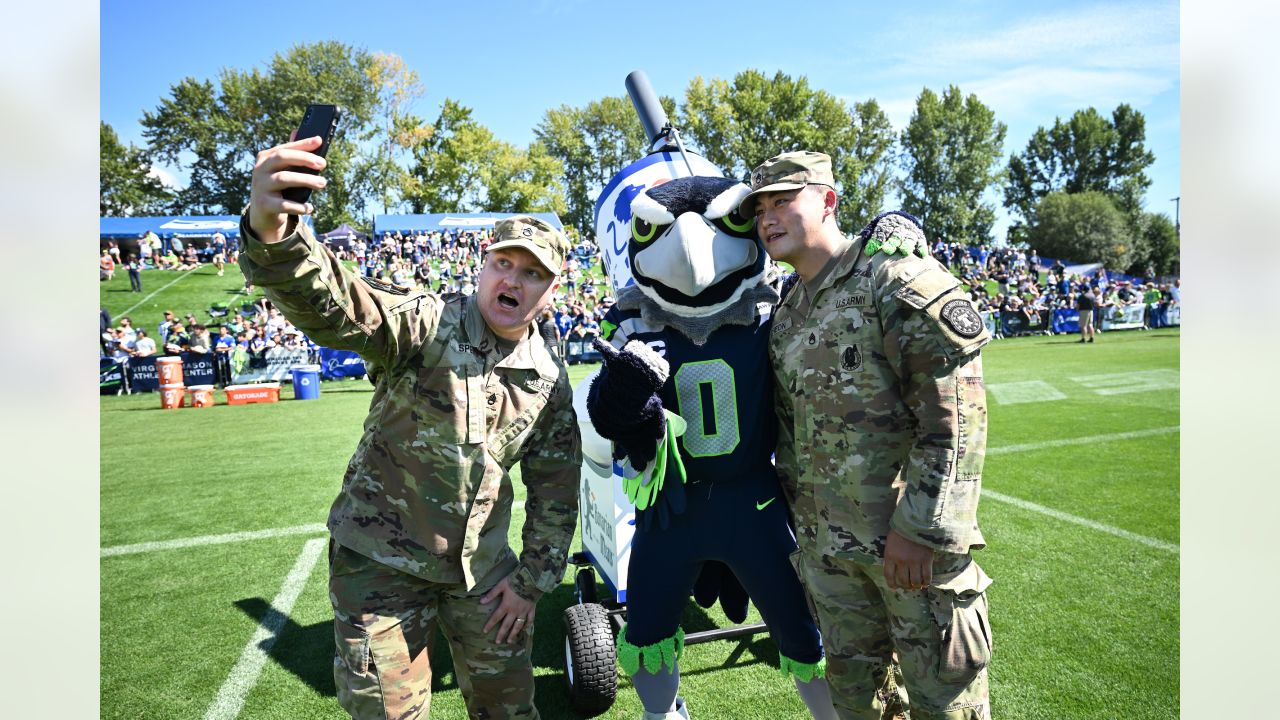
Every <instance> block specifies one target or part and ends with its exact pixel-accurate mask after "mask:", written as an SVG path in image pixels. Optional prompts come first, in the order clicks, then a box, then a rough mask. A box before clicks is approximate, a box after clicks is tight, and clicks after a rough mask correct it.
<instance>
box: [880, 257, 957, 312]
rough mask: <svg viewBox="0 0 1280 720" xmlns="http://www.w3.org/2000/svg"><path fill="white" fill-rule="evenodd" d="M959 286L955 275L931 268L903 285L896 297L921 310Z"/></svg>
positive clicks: (895, 294) (938, 268)
mask: <svg viewBox="0 0 1280 720" xmlns="http://www.w3.org/2000/svg"><path fill="white" fill-rule="evenodd" d="M959 285H960V281H959V280H957V279H956V276H955V275H952V274H951V273H949V272H947V271H946V270H943V269H942V268H940V267H931V268H926V269H925V270H924V271H923V272H921V273H919V274H918V275H916V276H914V277H912V278H911V279H909V280H907V281H906V282H905V283H903V285H902V287H901V288H899V289H898V290H897V292H895V293H894V297H896V298H897V299H898V300H900V301H902V302H903V303H905V304H907V305H910V306H911V307H913V308H915V309H917V310H919V309H921V308H923V307H925V306H927V305H928V304H929V303H931V302H933V301H934V300H937V299H938V298H939V297H941V296H942V295H943V294H944V293H947V292H949V291H951V290H952V289H954V288H956V287H959Z"/></svg>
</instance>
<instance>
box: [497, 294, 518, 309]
mask: <svg viewBox="0 0 1280 720" xmlns="http://www.w3.org/2000/svg"><path fill="white" fill-rule="evenodd" d="M498 304H499V305H501V306H502V307H503V308H505V309H507V310H515V309H516V308H517V307H519V306H520V301H519V300H516V299H515V298H514V297H511V296H510V295H508V294H506V293H498Z"/></svg>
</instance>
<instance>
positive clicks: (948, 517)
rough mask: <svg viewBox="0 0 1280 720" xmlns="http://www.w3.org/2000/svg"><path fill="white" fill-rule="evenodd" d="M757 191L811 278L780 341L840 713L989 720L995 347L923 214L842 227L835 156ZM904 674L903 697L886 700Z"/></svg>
mask: <svg viewBox="0 0 1280 720" xmlns="http://www.w3.org/2000/svg"><path fill="white" fill-rule="evenodd" d="M751 185H752V193H751V194H750V195H748V196H746V197H745V198H744V200H743V204H742V206H741V209H740V211H739V212H740V213H742V214H743V215H750V214H753V213H754V214H755V217H756V228H757V231H758V232H759V234H760V238H761V240H763V242H764V245H765V248H766V250H767V251H768V253H769V254H770V256H771V257H773V258H774V259H775V260H779V261H782V262H787V263H789V264H791V265H792V266H794V267H795V269H796V272H797V275H798V280H799V281H798V282H796V283H795V285H794V286H792V287H791V288H790V290H789V292H788V293H787V295H786V296H785V298H784V300H783V302H782V304H781V305H780V306H779V307H778V310H777V313H776V315H775V319H774V325H773V330H772V333H771V337H770V356H771V360H772V362H773V367H774V373H775V375H776V378H777V392H776V405H777V411H778V415H779V425H780V427H779V446H778V451H777V462H778V468H779V471H780V474H781V475H782V478H783V485H784V487H785V488H786V490H787V493H788V495H789V496H790V498H791V500H792V509H793V513H794V517H795V521H796V534H797V536H798V538H797V539H798V544H799V546H800V553H799V565H800V575H801V577H802V578H803V579H804V582H805V585H806V588H807V589H808V591H809V592H810V594H811V597H812V599H813V601H814V603H815V605H816V606H817V612H818V618H819V625H820V626H821V628H822V635H823V643H824V645H825V646H826V651H827V680H828V682H829V683H830V685H831V691H832V694H833V695H834V696H835V700H836V707H837V710H838V712H839V714H840V717H842V718H879V717H881V714H882V713H883V712H885V711H886V709H888V711H889V712H893V708H892V705H893V704H894V703H896V702H901V701H904V700H906V701H909V705H910V713H911V717H912V718H915V719H916V720H928V719H932V718H947V719H948V720H962V719H969V718H987V717H989V715H990V702H989V700H988V692H987V671H986V666H987V661H988V659H989V658H990V655H991V626H990V624H989V622H988V619H987V599H986V595H985V590H986V588H987V585H988V584H990V582H991V581H990V579H989V578H988V577H987V576H986V574H985V573H983V571H982V569H981V568H979V567H978V564H977V563H976V562H974V561H973V559H972V557H971V556H970V554H969V553H970V550H972V549H975V548H982V547H983V546H984V544H985V541H984V540H983V537H982V533H981V532H980V531H979V530H978V523H977V516H976V510H977V505H978V495H979V490H980V488H981V477H982V460H983V456H984V454H985V450H986V434H987V412H986V392H985V389H984V386H983V381H982V360H981V358H980V357H979V349H980V348H981V347H982V346H983V345H985V344H986V343H987V342H989V340H990V336H989V335H988V333H987V332H986V329H985V327H984V325H983V323H982V320H981V318H980V317H979V316H978V313H977V311H976V310H975V309H974V307H973V304H972V303H971V302H970V301H969V299H968V296H967V295H966V293H965V291H964V289H963V288H962V287H961V286H960V283H959V282H958V281H957V280H956V279H955V277H953V276H952V275H951V273H950V272H948V271H947V270H946V268H944V267H943V266H942V265H941V264H940V263H938V262H937V261H936V260H934V259H933V258H932V257H929V254H928V249H927V244H926V240H925V236H924V233H923V231H922V229H921V227H920V224H919V222H918V221H916V220H915V218H913V217H911V216H909V215H906V214H905V213H900V212H892V213H885V214H884V215H881V216H880V217H877V218H876V219H875V220H873V221H872V222H871V223H870V224H869V225H868V226H867V227H866V228H864V229H863V230H862V232H861V233H859V235H858V236H857V237H856V238H855V239H854V240H853V241H850V240H849V239H848V238H847V237H846V236H845V235H844V233H842V232H841V231H840V229H839V227H838V226H837V225H836V221H835V212H836V203H837V197H836V191H835V189H834V179H833V177H832V173H831V161H830V158H828V157H827V156H826V155H823V154H821V153H813V152H792V153H785V154H783V155H779V156H777V157H774V158H771V159H769V160H767V161H766V162H765V163H764V164H762V165H761V166H760V167H758V168H756V169H755V171H754V172H753V173H752V176H751ZM895 651H896V653H897V659H898V664H895V663H894V661H893V656H894V653H895ZM899 672H900V673H901V677H902V678H903V679H904V681H905V689H906V697H905V698H904V697H888V696H886V694H885V693H883V692H877V690H878V689H879V688H882V687H884V686H885V685H884V683H885V680H886V676H887V674H888V673H895V674H897V673H899Z"/></svg>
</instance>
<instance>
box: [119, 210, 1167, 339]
mask: <svg viewBox="0 0 1280 720" xmlns="http://www.w3.org/2000/svg"><path fill="white" fill-rule="evenodd" d="M567 233H568V235H569V236H570V238H571V240H572V241H574V242H575V246H574V249H573V252H571V253H570V255H569V258H568V261H567V268H566V270H565V273H564V275H563V280H562V283H561V286H560V289H559V291H558V292H557V294H556V295H555V297H554V298H553V302H552V303H551V304H550V305H549V306H547V307H546V308H543V313H542V317H541V318H540V320H539V330H540V332H541V333H542V334H543V336H544V337H545V338H546V339H547V340H548V343H549V344H550V345H551V346H552V347H556V348H558V350H559V351H560V353H561V354H562V355H563V356H565V357H567V358H568V359H570V360H571V361H572V360H576V359H585V358H590V357H592V354H591V353H590V344H591V340H592V339H593V338H595V337H596V336H598V335H599V333H600V322H601V320H603V318H604V314H605V312H606V311H608V309H609V307H611V306H612V304H613V298H611V297H609V296H608V295H607V291H608V287H609V285H608V278H607V276H606V274H605V272H604V267H603V263H602V260H601V256H600V252H599V249H598V248H597V247H596V245H595V244H594V243H592V242H591V241H589V240H582V239H579V238H578V237H577V233H576V232H574V231H573V230H572V229H568V230H567ZM492 238H493V236H492V230H488V229H477V230H462V231H456V230H451V231H430V232H413V233H407V234H406V233H400V232H395V233H384V234H383V235H382V236H381V237H374V238H372V239H370V240H369V241H365V240H363V239H361V238H357V239H353V240H351V241H349V242H348V243H346V244H344V245H338V246H333V247H332V249H333V251H334V253H335V255H337V257H338V258H339V259H341V260H348V261H351V262H353V263H354V264H355V267H356V271H357V272H359V273H360V274H361V275H364V276H367V277H370V278H375V279H378V280H381V281H383V282H388V283H391V284H393V285H397V286H400V287H404V288H407V289H409V290H411V291H412V290H419V289H421V290H429V291H431V292H434V293H438V294H442V295H443V294H451V293H461V294H463V295H470V294H472V293H474V292H475V290H476V277H477V275H478V274H479V272H480V264H481V262H482V258H483V255H484V250H485V248H486V247H487V246H488V245H489V243H490V242H491V241H492ZM203 250H204V251H207V255H208V257H207V259H208V260H209V261H210V262H213V263H214V264H215V265H216V266H217V268H218V274H219V275H222V274H223V271H224V269H223V264H224V263H225V262H226V261H227V260H228V259H230V261H231V262H234V261H235V260H234V254H233V253H234V251H235V243H234V241H228V240H227V239H226V238H225V237H223V235H222V234H221V233H218V234H216V235H214V236H213V238H212V239H211V241H210V242H209V243H208V245H207V247H206V248H204V249H203ZM932 252H933V255H934V257H935V258H937V259H938V260H939V261H940V262H942V263H943V264H944V265H946V266H948V267H949V268H950V269H951V270H952V271H953V272H954V273H955V274H956V275H957V276H958V277H959V278H960V279H961V281H962V282H964V283H965V284H966V285H967V286H968V287H969V289H970V296H971V297H972V299H973V301H974V303H975V304H976V305H977V307H978V309H979V311H982V312H991V313H994V314H996V315H997V317H999V316H1000V315H1001V314H1002V313H1018V314H1021V315H1023V316H1024V317H1025V318H1026V323H1025V327H1026V328H1027V330H1026V331H1025V332H1031V333H1044V334H1053V330H1052V325H1051V323H1050V322H1049V320H1050V316H1051V315H1052V313H1053V311H1054V310H1057V309H1064V308H1065V309H1076V308H1078V307H1079V306H1080V305H1081V304H1082V303H1085V304H1089V303H1091V304H1092V305H1093V307H1094V308H1095V309H1094V310H1093V312H1094V313H1095V320H1096V323H1095V324H1096V325H1097V326H1100V325H1101V320H1102V318H1103V317H1106V316H1107V313H1109V312H1114V310H1115V309H1116V308H1123V307H1125V306H1128V305H1134V304H1143V305H1144V306H1146V307H1145V309H1144V325H1145V326H1146V327H1151V328H1158V327H1164V326H1166V325H1168V313H1169V308H1171V307H1173V306H1174V305H1175V304H1177V303H1179V302H1180V301H1181V282H1180V281H1179V280H1176V279H1175V280H1173V281H1172V282H1162V281H1160V279H1159V278H1156V277H1155V273H1154V270H1153V269H1150V268H1148V270H1149V272H1148V273H1147V278H1146V279H1145V280H1144V281H1142V282H1133V281H1130V280H1112V279H1110V278H1109V277H1108V275H1107V273H1106V271H1105V270H1101V269H1099V270H1097V271H1095V272H1092V273H1088V274H1085V275H1081V274H1069V273H1067V272H1066V267H1065V266H1064V265H1063V264H1062V262H1061V261H1055V262H1054V263H1053V264H1052V265H1048V266H1046V265H1045V264H1044V263H1042V262H1041V259H1040V257H1039V256H1038V255H1037V254H1036V252H1035V251H1034V250H1028V249H1026V248H1020V247H1012V246H1006V247H1000V248H989V247H988V246H986V245H977V246H965V245H962V244H960V243H955V242H946V241H942V240H940V241H938V242H937V243H935V244H934V247H933V248H932ZM99 262H100V274H101V277H102V279H103V280H109V279H111V278H112V276H113V274H114V272H115V270H116V268H117V267H119V266H120V265H121V263H122V259H121V250H120V248H119V247H118V246H117V244H116V243H115V242H113V241H112V242H108V244H107V247H106V248H104V249H103V250H102V255H101V258H100V261H99ZM123 262H124V264H125V265H126V266H127V267H128V268H129V271H130V281H131V284H132V285H133V290H134V291H136V292H141V281H140V279H138V270H140V269H151V268H159V269H173V270H188V269H191V268H193V267H197V266H198V265H199V264H200V262H201V256H200V255H199V253H198V251H197V250H196V248H195V247H194V246H193V245H192V244H190V243H187V244H185V245H184V244H183V243H182V240H181V238H177V237H171V238H160V237H157V236H156V235H155V234H154V233H151V232H148V233H147V234H146V235H145V236H144V237H143V238H141V239H140V240H139V253H138V255H137V256H136V257H134V256H130V257H126V258H124V259H123ZM991 286H994V292H993V291H992V290H990V289H989V288H990V287H991ZM251 291H252V287H249V286H246V292H251ZM1086 294H1087V295H1088V296H1089V297H1088V298H1087V299H1086V300H1082V299H1081V297H1082V296H1084V295H1086ZM102 333H103V334H102V354H103V356H105V357H115V358H126V357H132V356H140V357H141V356H146V355H149V354H156V353H159V354H176V353H180V352H197V353H209V352H212V353H218V354H220V355H225V356H228V357H229V356H230V355H231V354H233V353H235V352H236V350H237V349H242V350H243V351H244V352H246V353H248V354H250V355H251V356H254V355H257V356H260V355H261V354H262V353H263V352H265V351H266V350H267V349H270V348H273V347H282V348H290V349H293V348H310V349H315V345H314V344H313V343H311V341H310V340H309V339H308V338H306V336H305V335H303V334H302V333H301V332H299V331H298V329H297V328H296V327H294V326H292V325H291V324H290V323H289V322H288V321H287V320H285V319H284V317H283V316H282V315H281V314H280V313H279V311H278V310H276V309H275V308H274V307H271V304H270V301H268V300H266V299H265V298H260V299H259V300H258V301H257V302H255V303H254V304H253V305H252V308H251V310H249V311H241V312H240V313H235V312H232V313H230V314H228V315H227V316H225V317H223V318H221V319H219V318H211V319H210V321H209V322H207V323H202V322H199V321H198V320H197V318H196V317H195V315H194V314H193V313H188V314H187V315H186V322H179V321H177V320H175V316H174V315H173V313H172V312H170V311H166V313H165V319H164V321H163V322H161V323H160V324H159V326H158V327H157V332H156V335H155V337H154V339H153V338H152V337H148V336H147V334H146V333H145V331H142V330H141V329H137V330H135V329H134V328H133V326H132V323H131V322H130V318H122V319H121V322H120V326H119V327H108V326H104V327H103V329H102ZM997 334H1002V333H1000V328H999V325H998V326H997ZM584 351H585V352H584Z"/></svg>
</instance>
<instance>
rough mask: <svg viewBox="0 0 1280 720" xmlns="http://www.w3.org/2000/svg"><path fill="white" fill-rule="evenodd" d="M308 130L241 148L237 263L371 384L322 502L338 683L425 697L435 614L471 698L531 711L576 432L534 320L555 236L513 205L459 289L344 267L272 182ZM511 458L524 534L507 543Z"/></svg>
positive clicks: (366, 694) (417, 703) (360, 708)
mask: <svg viewBox="0 0 1280 720" xmlns="http://www.w3.org/2000/svg"><path fill="white" fill-rule="evenodd" d="M319 144H320V142H319V138H309V139H306V140H300V141H296V142H290V143H287V144H285V145H280V146H278V147H275V148H272V149H271V150H267V151H264V152H262V153H260V154H259V155H258V159H257V164H256V167H255V169H254V171H253V181H252V193H251V201H250V205H249V208H248V210H247V211H246V213H245V215H244V217H242V218H241V221H240V232H241V236H242V237H243V238H244V251H243V252H242V254H241V256H240V268H241V270H242V271H243V272H244V275H245V278H247V279H248V280H249V281H251V282H253V283H254V284H256V285H258V286H260V287H262V288H263V289H264V290H265V291H266V294H267V296H268V297H270V298H271V300H272V302H274V303H275V304H276V305H277V306H278V307H279V308H280V309H281V310H282V311H283V312H284V315H285V316H286V317H287V318H289V320H290V321H291V322H293V323H294V324H295V325H297V326H298V328H299V329H300V330H302V331H303V332H305V333H306V334H307V335H308V336H309V337H311V338H313V339H315V340H316V341H317V342H319V343H323V344H324V345H327V346H329V347H336V348H343V349H347V350H353V351H356V352H358V353H360V354H361V356H362V357H363V358H364V360H365V362H366V363H367V366H368V368H369V375H370V378H371V379H372V380H373V381H374V384H375V390H374V394H373V399H372V401H371V403H370V407H369V415H368V417H367V418H366V420H365V422H364V434H363V436H362V437H361V438H360V442H359V445H358V446H357V447H356V451H355V454H354V455H353V456H352V458H351V462H350V464H349V465H348V467H347V472H346V475H345V477H344V478H343V481H342V490H341V492H339V494H338V497H337V499H336V500H335V501H334V503H333V507H332V509H331V511H330V514H329V530H330V532H331V533H332V540H331V542H330V554H329V563H330V565H329V571H330V575H329V597H330V600H331V601H332V603H333V608H334V616H335V617H334V639H335V642H336V646H337V657H336V659H335V661H334V681H335V684H336V686H337V693H338V700H339V702H340V703H341V704H342V706H343V707H344V708H345V709H346V710H347V711H348V712H349V713H350V714H351V715H352V716H353V717H356V718H375V717H376V718H418V717H427V716H428V713H429V708H430V699H431V664H430V658H429V657H428V649H429V647H430V646H431V643H432V637H431V635H432V633H431V631H432V629H433V628H434V627H436V626H437V625H438V626H440V627H441V628H442V629H443V632H444V634H445V636H446V638H447V639H448V641H449V644H450V646H451V648H452V651H453V662H454V669H455V674H456V676H457V679H458V685H459V687H460V688H461V690H462V693H463V696H464V697H465V698H466V702H467V708H468V711H469V713H470V715H471V717H473V718H537V717H538V712H537V710H536V709H535V708H534V704H533V690H534V685H533V669H532V665H531V663H530V651H531V648H532V639H531V635H532V623H533V618H534V609H535V604H536V602H537V600H538V597H539V596H540V595H541V594H542V593H544V592H547V591H549V590H551V589H552V588H554V587H556V586H557V585H558V584H559V582H560V580H561V578H562V577H563V575H564V570H565V563H566V559H567V552H568V549H569V544H570V542H571V540H572V538H573V532H574V528H575V526H576V524H577V515H578V491H577V488H578V467H579V465H580V463H581V449H580V440H579V435H578V423H577V419H576V417H575V415H574V411H573V405H572V389H571V387H570V385H569V377H568V373H567V371H566V369H565V367H564V365H563V363H562V362H561V361H560V360H559V359H557V358H556V357H555V356H554V354H552V353H551V352H550V351H549V350H548V348H547V347H546V346H545V345H544V344H543V341H542V337H541V336H540V335H539V334H538V332H537V331H536V329H535V328H534V327H533V326H532V320H533V318H534V317H535V316H536V314H537V312H538V310H539V309H540V308H542V307H543V306H544V305H546V304H547V302H548V301H549V299H550V297H551V294H552V293H553V292H554V290H555V288H556V286H557V284H558V281H557V277H558V273H559V271H560V269H561V267H562V265H563V262H564V256H565V252H566V251H567V249H568V243H567V242H566V241H565V239H564V237H563V235H561V234H560V233H559V232H558V231H556V230H555V229H554V228H552V227H551V226H550V225H548V224H547V223H545V222H543V221H541V220H538V219H536V218H533V217H529V216H519V217H515V218H510V219H508V220H503V221H501V222H499V223H498V224H497V228H496V234H495V240H494V243H493V244H492V245H490V246H489V248H488V251H487V255H486V256H485V263H484V267H483V269H482V270H481V272H480V276H479V288H478V290H477V292H476V293H475V295H474V296H470V297H461V296H453V297H449V298H442V297H439V296H436V295H433V294H430V293H416V294H411V293H409V292H408V291H407V290H405V289H402V288H398V287H396V286H393V285H390V284H387V283H383V282H380V281H377V280H374V279H372V278H363V277H357V276H356V275H355V274H354V273H352V272H351V271H349V270H347V269H346V268H345V267H343V266H342V265H341V264H340V263H339V262H338V261H337V259H336V258H334V256H333V254H332V253H330V252H329V250H328V249H326V248H325V247H323V246H322V245H321V244H320V243H318V242H316V238H315V235H314V234H313V233H312V231H311V230H310V229H309V228H307V227H306V226H305V225H302V224H301V223H299V222H298V221H297V217H296V216H297V215H299V214H304V213H309V212H310V211H311V206H310V204H309V203H308V204H306V205H303V204H299V203H296V202H293V201H290V200H286V199H284V198H283V197H282V196H281V190H283V189H285V188H288V187H311V188H319V187H323V186H324V182H325V181H324V179H323V178H322V177H321V176H319V175H310V174H304V173H298V172H291V171H290V170H291V168H297V167H307V168H313V169H315V170H317V171H319V170H321V169H322V168H323V167H324V160H323V159H321V158H320V157H318V156H316V155H315V154H313V153H312V152H311V151H313V150H315V149H316V148H317V147H318V146H319ZM517 462H519V463H520V464H521V478H522V480H523V482H524V485H525V487H526V489H527V492H528V499H527V501H526V503H525V512H526V519H525V524H524V531H523V548H522V551H521V553H520V555H519V557H517V556H516V554H515V553H514V551H513V550H512V549H511V548H510V547H509V545H508V543H507V531H508V527H509V525H510V523H511V508H512V502H513V490H512V484H511V478H510V476H509V475H508V471H509V470H510V469H511V468H512V466H514V465H515V464H516V463H517Z"/></svg>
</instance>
